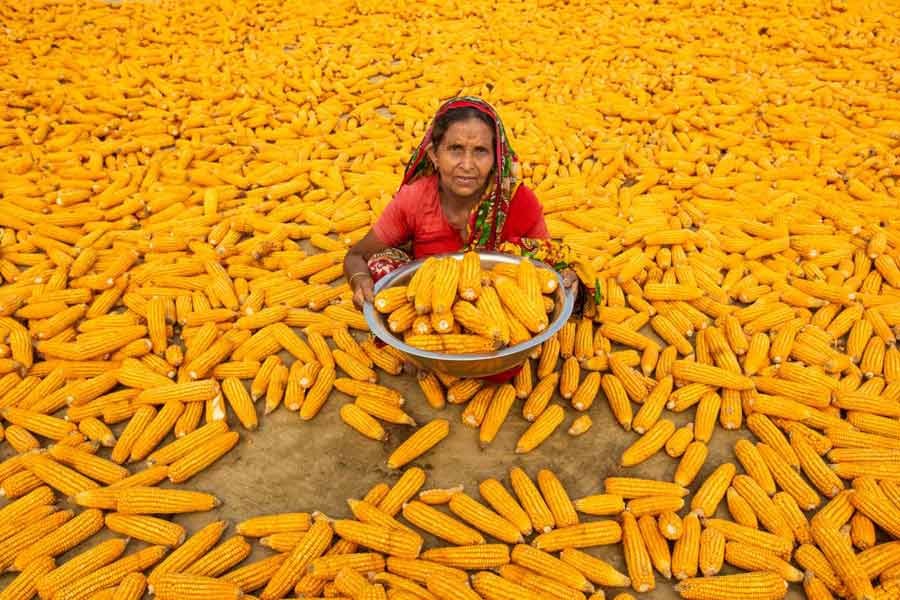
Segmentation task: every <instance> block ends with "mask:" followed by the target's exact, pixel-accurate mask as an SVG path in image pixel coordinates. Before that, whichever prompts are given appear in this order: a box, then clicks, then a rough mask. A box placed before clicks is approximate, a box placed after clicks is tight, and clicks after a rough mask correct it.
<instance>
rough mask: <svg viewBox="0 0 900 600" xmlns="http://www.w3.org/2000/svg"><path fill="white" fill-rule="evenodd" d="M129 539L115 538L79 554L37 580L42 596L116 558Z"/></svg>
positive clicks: (51, 594)
mask: <svg viewBox="0 0 900 600" xmlns="http://www.w3.org/2000/svg"><path fill="white" fill-rule="evenodd" d="M127 543H128V541H127V540H124V539H121V538H114V539H111V540H106V541H105V542H101V543H99V544H97V545H96V546H94V547H92V548H90V549H88V550H87V551H85V552H82V553H81V554H78V555H76V556H74V557H73V558H71V559H70V560H68V561H66V562H65V563H63V564H62V565H61V566H59V567H58V568H56V569H54V570H52V571H50V572H49V573H46V574H45V575H43V576H41V577H40V578H39V579H38V580H37V582H36V583H37V586H36V587H37V590H38V593H39V594H40V596H41V597H42V598H49V597H52V596H53V595H54V594H55V593H56V592H57V591H59V590H60V589H61V588H62V587H63V586H64V585H67V584H69V583H71V582H73V581H77V580H79V579H81V578H83V577H85V576H87V575H89V574H90V573H93V572H94V571H96V570H97V569H100V568H101V567H103V566H105V565H108V564H109V563H111V562H113V561H114V560H116V559H117V558H118V557H119V556H121V554H122V553H123V552H124V551H125V546H126V544H127Z"/></svg>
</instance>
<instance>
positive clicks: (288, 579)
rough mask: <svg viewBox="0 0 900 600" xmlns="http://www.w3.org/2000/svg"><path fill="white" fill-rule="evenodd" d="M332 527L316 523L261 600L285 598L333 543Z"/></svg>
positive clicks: (281, 567) (275, 575)
mask: <svg viewBox="0 0 900 600" xmlns="http://www.w3.org/2000/svg"><path fill="white" fill-rule="evenodd" d="M333 533H334V532H333V530H332V528H331V526H330V525H329V524H328V523H327V522H325V521H320V522H317V523H315V524H314V525H313V526H312V527H311V528H310V530H309V533H308V534H307V535H305V536H304V537H303V539H302V540H301V541H300V543H299V544H297V546H296V547H295V548H294V549H293V550H292V551H291V552H290V553H289V554H288V556H287V558H286V559H285V560H284V562H283V563H282V564H281V566H280V567H279V568H278V570H277V571H276V572H275V574H274V575H273V576H272V578H271V579H270V580H269V582H268V583H267V584H266V587H265V589H264V590H263V591H262V593H261V594H260V596H259V597H260V598H261V599H262V598H266V599H269V600H277V599H278V598H282V597H284V595H285V594H286V593H287V592H288V590H290V589H291V588H292V587H293V586H294V584H295V583H296V581H297V580H298V579H299V578H300V576H301V575H302V574H303V573H304V572H305V571H306V569H307V568H308V567H309V565H310V564H311V563H312V561H313V560H315V559H316V558H318V557H320V556H322V554H324V553H325V550H326V549H327V548H328V546H329V544H330V543H331V539H332V536H333Z"/></svg>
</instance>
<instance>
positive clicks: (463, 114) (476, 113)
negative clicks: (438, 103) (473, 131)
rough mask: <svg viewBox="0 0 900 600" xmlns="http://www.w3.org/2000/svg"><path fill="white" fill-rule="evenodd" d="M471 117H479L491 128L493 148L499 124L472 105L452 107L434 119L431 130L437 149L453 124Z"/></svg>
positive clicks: (432, 139)
mask: <svg viewBox="0 0 900 600" xmlns="http://www.w3.org/2000/svg"><path fill="white" fill-rule="evenodd" d="M469 119H478V120H479V121H481V122H482V123H484V124H485V125H487V126H488V127H489V128H490V129H491V149H492V150H493V148H494V145H495V143H496V140H495V139H494V136H496V135H497V134H496V131H495V129H496V127H497V125H496V123H494V120H493V119H492V118H491V117H490V116H489V115H487V114H485V113H483V112H481V111H480V110H478V109H477V108H473V107H471V106H461V107H459V108H451V109H450V110H448V111H447V112H445V113H444V114H442V115H441V116H439V117H438V118H437V119H435V120H434V128H433V129H432V130H431V141H432V143H433V144H434V147H435V149H437V147H438V146H440V145H441V141H443V139H444V134H446V133H447V130H448V129H450V126H451V125H453V124H454V123H458V122H460V121H468V120H469Z"/></svg>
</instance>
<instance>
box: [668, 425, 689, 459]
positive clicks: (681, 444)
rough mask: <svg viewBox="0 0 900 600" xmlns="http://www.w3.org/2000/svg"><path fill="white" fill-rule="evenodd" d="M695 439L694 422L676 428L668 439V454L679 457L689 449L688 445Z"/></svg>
mask: <svg viewBox="0 0 900 600" xmlns="http://www.w3.org/2000/svg"><path fill="white" fill-rule="evenodd" d="M693 440H694V424H693V423H688V424H687V425H684V426H682V427H679V428H678V429H676V430H675V433H673V434H672V436H671V437H670V438H669V439H668V441H666V445H665V449H666V454H668V455H669V456H671V457H672V458H678V457H679V456H681V455H682V454H684V451H685V450H687V447H688V445H689V444H690V443H691V442H692V441H693Z"/></svg>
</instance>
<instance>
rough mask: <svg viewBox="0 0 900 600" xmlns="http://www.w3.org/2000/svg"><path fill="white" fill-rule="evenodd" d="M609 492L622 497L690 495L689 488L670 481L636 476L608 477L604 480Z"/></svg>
mask: <svg viewBox="0 0 900 600" xmlns="http://www.w3.org/2000/svg"><path fill="white" fill-rule="evenodd" d="M603 485H604V487H605V489H606V493H607V494H614V495H617V496H621V497H622V498H641V497H643V496H679V497H684V496H687V495H688V493H689V492H688V490H687V489H685V488H683V487H682V486H680V485H678V484H677V483H671V482H668V481H657V480H652V479H639V478H634V477H607V478H606V479H605V480H604V481H603Z"/></svg>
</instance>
